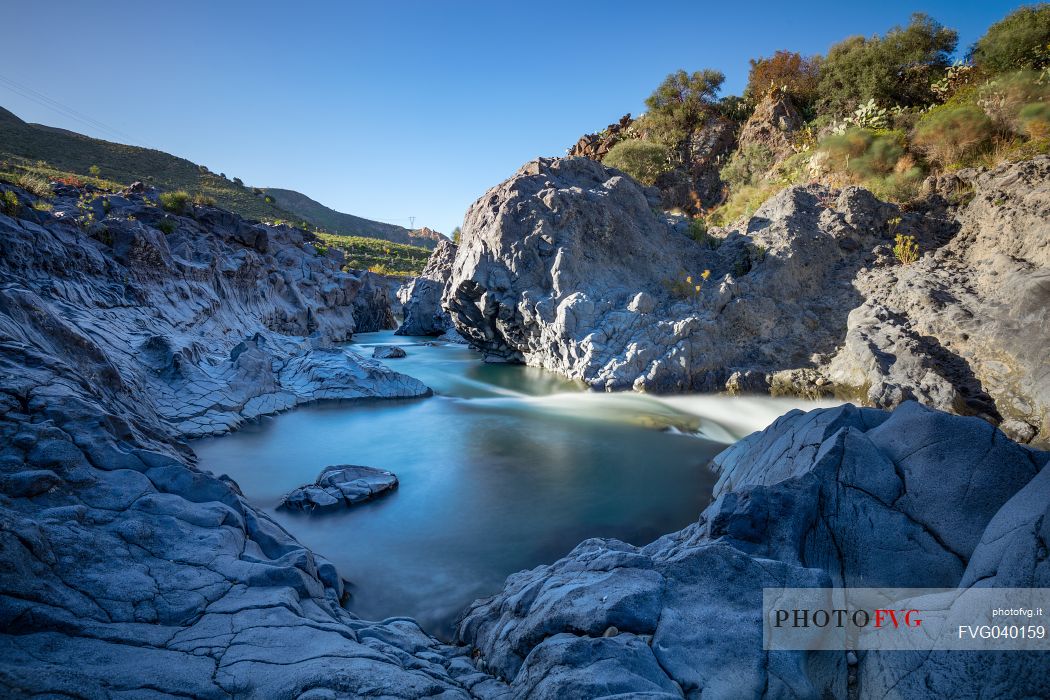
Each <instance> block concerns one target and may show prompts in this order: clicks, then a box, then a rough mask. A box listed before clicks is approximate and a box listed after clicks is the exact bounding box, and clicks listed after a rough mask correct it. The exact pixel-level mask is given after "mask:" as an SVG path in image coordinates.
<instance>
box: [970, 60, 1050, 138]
mask: <svg viewBox="0 0 1050 700" xmlns="http://www.w3.org/2000/svg"><path fill="white" fill-rule="evenodd" d="M1048 99H1050V85H1046V84H1044V83H1043V82H1041V81H1040V79H1039V74H1038V73H1036V72H1034V71H1030V70H1024V71H1015V72H1013V73H1007V74H1005V75H1001V76H999V77H997V78H996V79H995V80H991V81H989V82H987V83H985V84H984V85H982V86H981V87H980V89H978V90H977V96H976V101H977V103H978V104H980V106H981V107H982V108H983V109H984V111H985V112H987V113H988V114H989V115H990V116H991V117H992V118H993V119H995V120H996V121H997V122H999V123H1000V124H1001V125H1002V126H1003V127H1004V128H1007V129H1012V130H1015V131H1016V130H1019V129H1020V128H1021V125H1020V123H1019V121H1018V117H1019V115H1020V112H1021V109H1022V108H1023V107H1024V106H1025V105H1029V104H1032V103H1033V102H1044V101H1047V100H1048Z"/></svg>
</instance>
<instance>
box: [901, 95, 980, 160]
mask: <svg viewBox="0 0 1050 700" xmlns="http://www.w3.org/2000/svg"><path fill="white" fill-rule="evenodd" d="M991 138H992V120H991V119H989V118H988V115H987V114H985V113H984V111H983V110H982V109H981V108H980V107H977V106H976V105H968V104H962V105H952V104H947V105H942V106H940V107H935V108H934V109H932V110H930V111H929V112H928V113H926V114H925V115H923V117H922V119H920V120H919V123H918V124H917V125H916V127H915V133H914V136H913V140H914V142H915V145H916V146H918V147H919V148H920V149H922V151H923V152H924V153H925V154H926V156H927V157H928V158H929V159H930V160H932V161H935V162H937V163H938V164H940V165H941V166H947V165H951V164H953V163H958V162H960V161H961V160H962V159H964V158H966V157H967V156H970V155H973V154H974V153H976V152H977V151H979V150H980V149H981V147H982V146H985V145H987V144H988V143H989V142H990V140H991Z"/></svg>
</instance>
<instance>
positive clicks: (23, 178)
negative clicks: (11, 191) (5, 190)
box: [17, 173, 52, 197]
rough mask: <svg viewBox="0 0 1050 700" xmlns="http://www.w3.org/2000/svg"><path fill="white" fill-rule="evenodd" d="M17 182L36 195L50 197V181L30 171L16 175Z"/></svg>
mask: <svg viewBox="0 0 1050 700" xmlns="http://www.w3.org/2000/svg"><path fill="white" fill-rule="evenodd" d="M17 184H18V186H19V187H21V188H22V189H23V190H25V191H26V192H32V193H33V194H35V195H36V196H37V197H51V195H52V192H51V183H50V182H48V181H47V180H45V179H44V178H42V177H40V176H39V175H33V174H32V173H22V174H21V175H19V176H18V181H17Z"/></svg>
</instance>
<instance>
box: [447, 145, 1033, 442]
mask: <svg viewBox="0 0 1050 700" xmlns="http://www.w3.org/2000/svg"><path fill="white" fill-rule="evenodd" d="M928 189H929V192H928V196H927V198H926V200H925V202H924V203H923V204H922V206H920V207H917V208H914V209H913V210H910V211H903V210H901V209H900V208H898V207H897V206H895V205H892V204H887V203H884V202H881V201H879V200H878V199H876V198H875V197H874V196H873V195H872V194H871V193H870V192H868V191H866V190H863V189H861V188H857V187H847V188H845V189H843V190H841V191H830V190H828V189H826V188H824V187H822V186H817V185H812V186H804V187H803V186H796V187H790V188H787V189H785V190H783V191H782V192H780V193H779V194H778V195H776V196H774V197H773V198H772V199H770V200H769V201H768V202H766V203H765V204H764V205H763V206H762V207H761V208H759V210H758V211H757V212H755V214H754V215H753V216H751V217H750V218H748V219H746V220H744V221H741V222H739V223H738V224H737V225H735V226H733V227H730V228H728V229H725V230H721V229H718V230H713V231H711V232H707V233H703V234H698V233H697V232H696V231H695V230H694V229H691V228H690V226H689V225H688V222H686V221H684V220H682V219H677V218H674V217H668V216H666V215H664V214H662V213H661V211H660V209H659V204H660V200H659V193H658V192H657V191H656V190H655V189H652V188H649V189H646V188H643V187H642V186H640V185H639V184H638V183H637V182H635V181H634V180H632V179H630V178H629V177H627V176H625V175H623V174H622V173H620V172H619V171H617V170H614V169H611V168H607V167H605V166H603V165H602V164H600V163H598V162H595V161H592V160H589V159H586V158H563V159H540V160H537V161H534V162H532V163H529V164H527V165H525V166H524V167H523V168H522V169H521V170H519V171H518V172H517V173H516V174H515V175H514V176H513V177H511V178H510V179H509V180H507V181H506V182H504V183H502V184H500V185H498V186H497V187H494V188H493V189H491V190H490V191H489V192H488V193H486V194H485V196H484V197H482V198H481V199H479V200H478V201H477V202H476V203H475V204H474V205H473V206H472V207H471V208H470V210H469V211H468V213H467V216H466V220H465V223H464V226H463V233H462V239H461V245H460V250H459V252H458V253H457V255H456V259H455V263H454V265H453V269H452V274H451V277H450V278H449V281H448V284H447V285H446V288H445V294H444V299H443V303H444V306H445V308H446V309H447V310H448V311H449V313H450V315H451V318H452V321H453V323H454V324H455V326H456V328H457V329H458V330H459V331H460V332H461V333H462V334H463V335H464V336H465V337H467V339H468V340H469V341H470V342H471V343H472V344H473V345H475V346H476V347H478V348H481V349H482V350H484V351H485V352H487V353H489V354H491V355H494V356H498V357H501V358H503V359H507V360H511V361H521V362H527V363H529V364H533V365H537V366H541V367H545V368H548V369H552V370H555V371H558V372H561V373H563V374H566V375H568V376H570V377H572V378H577V379H582V380H584V381H586V382H587V383H589V384H591V385H592V386H594V387H598V388H603V389H607V390H620V389H630V388H633V389H639V390H646V391H655V392H677V391H697V390H698V391H712V390H729V391H735V392H748V391H770V392H773V393H798V394H803V395H820V394H830V393H832V392H837V393H838V394H839V395H845V396H848V397H852V398H856V399H859V400H861V401H864V402H866V403H870V404H871V405H874V406H879V407H887V408H890V407H893V406H896V405H898V404H899V403H901V402H902V401H905V400H909V399H916V400H919V401H921V402H923V403H926V404H927V405H931V406H935V407H937V408H941V409H943V410H946V411H952V412H955V413H960V414H963V415H978V416H981V417H983V418H985V419H986V420H988V421H990V422H992V423H994V424H1000V423H1001V424H1002V425H1003V427H1004V429H1005V430H1006V431H1007V432H1008V433H1009V434H1010V435H1012V436H1013V437H1015V438H1017V439H1019V440H1022V441H1029V440H1033V439H1035V440H1037V441H1039V442H1047V441H1048V440H1050V365H1048V364H1047V362H1046V361H1045V360H1046V354H1045V348H1046V347H1047V345H1048V344H1050V311H1048V308H1050V304H1048V302H1050V291H1048V290H1050V286H1048V284H1047V280H1050V158H1048V157H1040V158H1037V159H1034V160H1031V161H1027V162H1022V163H1016V164H1008V165H1004V166H1001V167H999V168H997V169H995V170H993V171H990V172H978V171H972V170H971V171H963V172H960V173H957V174H955V175H952V176H949V177H946V178H942V179H941V180H937V181H934V180H931V181H930V182H929V183H928ZM897 234H903V235H911V236H915V238H916V240H917V242H918V243H919V246H920V248H921V250H922V252H923V253H924V255H923V257H922V258H921V259H920V260H919V261H918V262H916V263H913V264H911V265H906V266H905V265H901V264H899V263H898V262H897V261H896V260H895V258H894V256H893V252H892V247H893V242H894V237H895V235H897ZM705 270H707V271H709V275H710V276H709V278H708V279H706V280H705V279H704V278H703V276H702V275H703V272H704V271H705Z"/></svg>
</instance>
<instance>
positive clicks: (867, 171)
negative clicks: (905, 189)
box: [820, 128, 905, 178]
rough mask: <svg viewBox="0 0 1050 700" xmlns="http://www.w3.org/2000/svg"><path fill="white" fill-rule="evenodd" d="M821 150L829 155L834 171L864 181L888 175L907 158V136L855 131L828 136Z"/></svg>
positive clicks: (829, 161)
mask: <svg viewBox="0 0 1050 700" xmlns="http://www.w3.org/2000/svg"><path fill="white" fill-rule="evenodd" d="M820 149H821V150H822V151H824V152H826V153H827V154H828V165H829V167H830V168H831V169H832V170H833V171H837V172H848V173H853V174H855V175H857V176H859V177H861V178H868V177H872V176H876V175H888V174H889V173H891V172H893V171H894V170H895V169H896V167H897V162H898V161H899V160H900V159H901V158H903V157H904V153H905V149H904V135H903V134H901V133H899V132H896V131H890V132H884V133H876V132H874V131H871V130H870V129H858V128H853V129H847V130H846V132H845V133H843V134H833V135H831V136H828V137H827V138H825V139H824V140H823V141H821V142H820Z"/></svg>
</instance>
